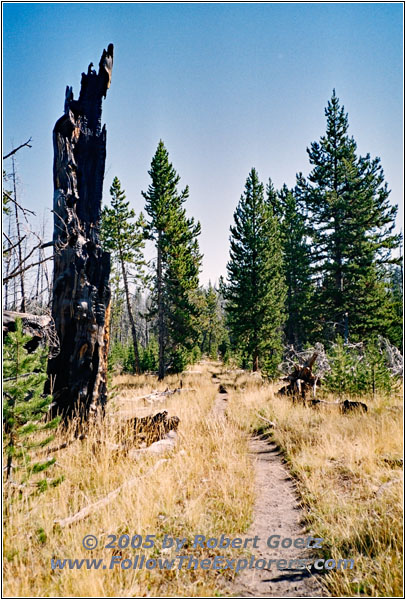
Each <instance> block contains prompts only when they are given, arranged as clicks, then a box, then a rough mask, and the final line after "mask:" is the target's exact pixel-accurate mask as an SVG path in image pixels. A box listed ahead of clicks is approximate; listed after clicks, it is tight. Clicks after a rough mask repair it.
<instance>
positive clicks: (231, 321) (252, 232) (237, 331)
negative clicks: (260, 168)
mask: <svg viewBox="0 0 406 600" xmlns="http://www.w3.org/2000/svg"><path fill="white" fill-rule="evenodd" d="M230 243H231V249H230V260H229V262H228V264H227V272H228V283H227V285H226V286H224V290H223V293H224V297H225V299H226V307H225V308H226V311H227V316H228V325H229V328H230V338H231V343H232V346H233V347H234V348H238V349H240V350H241V352H242V355H243V357H244V359H243V362H244V364H245V365H246V364H247V360H248V357H249V358H250V361H251V364H252V368H253V369H254V370H256V369H257V368H258V367H261V369H262V370H263V371H264V372H265V373H266V374H268V375H270V376H273V375H275V373H276V365H277V364H278V363H279V362H280V358H281V354H282V333H283V332H282V328H283V324H284V304H285V298H286V286H285V282H284V279H283V269H282V264H283V263H282V248H281V240H280V234H279V230H278V224H277V219H276V218H275V217H274V215H273V210H272V205H271V203H270V202H266V201H265V200H264V187H263V185H262V183H260V181H259V179H258V175H257V172H256V170H255V169H252V170H251V172H250V174H249V176H248V178H247V181H246V185H245V192H244V194H243V195H242V196H241V199H240V202H239V204H238V206H237V209H236V211H235V213H234V225H233V226H232V227H231V239H230Z"/></svg>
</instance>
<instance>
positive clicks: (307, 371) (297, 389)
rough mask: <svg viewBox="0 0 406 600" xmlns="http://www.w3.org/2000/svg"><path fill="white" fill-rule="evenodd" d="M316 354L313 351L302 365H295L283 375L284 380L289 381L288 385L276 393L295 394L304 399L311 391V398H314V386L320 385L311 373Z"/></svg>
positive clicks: (315, 376)
mask: <svg viewBox="0 0 406 600" xmlns="http://www.w3.org/2000/svg"><path fill="white" fill-rule="evenodd" d="M317 356H318V353H317V352H314V353H313V355H312V356H311V357H310V358H309V359H308V360H307V361H306V362H305V364H304V365H303V366H302V367H300V366H299V365H296V366H295V368H294V370H293V371H292V373H291V374H290V375H288V376H287V377H284V381H289V385H286V386H285V387H283V388H281V389H280V390H279V391H278V395H280V396H283V395H288V396H296V397H301V398H302V399H303V400H305V399H306V395H307V393H308V392H312V393H313V398H315V397H316V387H317V386H319V385H320V379H319V377H317V375H314V374H313V373H312V368H313V365H314V363H315V362H316V359H317Z"/></svg>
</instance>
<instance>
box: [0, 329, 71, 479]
mask: <svg viewBox="0 0 406 600" xmlns="http://www.w3.org/2000/svg"><path fill="white" fill-rule="evenodd" d="M31 339H32V338H31V336H29V335H26V334H24V333H23V328H22V321H21V319H19V318H18V319H16V321H15V331H11V332H9V333H8V334H7V336H6V337H5V340H4V345H3V351H4V361H3V375H4V382H3V383H4V384H3V423H4V433H5V449H6V455H7V462H6V478H7V479H9V478H10V476H11V473H12V471H15V470H16V469H18V468H23V469H24V470H25V471H24V472H25V474H26V475H25V477H26V478H28V476H29V475H31V474H32V473H39V472H44V471H45V470H46V469H47V468H48V467H50V466H51V465H52V464H53V463H54V462H55V459H51V460H47V461H44V462H41V463H31V458H30V450H31V449H33V448H36V447H45V446H46V445H47V444H48V443H49V442H50V441H52V440H53V439H54V436H53V435H52V434H51V435H49V436H46V437H44V435H42V436H41V432H47V431H51V430H52V429H54V428H55V427H57V425H58V423H59V422H60V417H56V418H55V419H53V420H51V421H48V422H45V421H44V416H45V415H46V413H47V412H48V409H49V406H50V403H51V402H52V396H50V395H44V394H43V390H44V383H45V381H46V379H47V375H46V372H45V371H46V350H44V349H43V348H37V349H36V350H35V351H33V352H28V351H27V349H26V348H25V346H26V344H27V343H28V342H29V341H30V340H31ZM38 433H39V434H40V435H39V436H38V435H37V436H35V437H33V434H38ZM41 487H42V489H43V487H44V485H42V486H41Z"/></svg>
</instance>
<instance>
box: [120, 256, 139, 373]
mask: <svg viewBox="0 0 406 600" xmlns="http://www.w3.org/2000/svg"><path fill="white" fill-rule="evenodd" d="M120 263H121V271H122V273H123V282H124V291H125V299H126V303H127V312H128V318H129V320H130V327H131V336H132V339H133V346H134V363H135V372H136V374H137V375H139V374H140V373H141V369H140V353H139V351H138V336H137V329H136V327H135V320H134V315H133V312H132V309H131V300H130V290H129V288H128V279H127V271H126V268H125V263H124V258H123V254H122V252H121V250H120Z"/></svg>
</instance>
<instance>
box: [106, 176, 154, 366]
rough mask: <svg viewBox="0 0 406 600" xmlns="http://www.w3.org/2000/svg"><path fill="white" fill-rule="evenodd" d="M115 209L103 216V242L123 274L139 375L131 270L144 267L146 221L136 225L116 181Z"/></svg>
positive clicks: (113, 198)
mask: <svg viewBox="0 0 406 600" xmlns="http://www.w3.org/2000/svg"><path fill="white" fill-rule="evenodd" d="M110 195H111V208H109V207H107V206H106V207H104V208H103V212H102V225H101V239H102V243H103V245H104V247H105V249H106V250H109V251H110V252H112V254H113V264H114V263H116V264H117V265H118V267H119V269H120V270H121V276H122V280H123V286H124V293H125V299H126V304H127V312H128V317H129V321H130V328H131V335H132V339H133V345H134V364H135V371H136V373H140V354H139V348H138V334H137V326H136V319H135V316H134V313H133V311H132V309H131V297H130V288H129V270H130V269H131V268H135V269H136V272H137V274H138V275H140V272H141V268H142V265H143V256H142V248H143V247H144V243H145V242H144V239H145V234H144V227H145V221H144V218H143V216H142V213H141V214H140V216H139V217H138V219H137V220H136V221H135V222H134V221H133V219H135V212H134V210H133V209H132V208H131V209H130V208H129V204H130V203H129V202H125V198H126V196H125V191H124V190H122V189H121V183H120V181H119V180H118V178H117V177H115V178H114V180H113V183H112V186H111V187H110Z"/></svg>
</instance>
